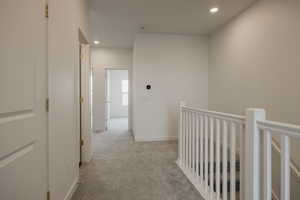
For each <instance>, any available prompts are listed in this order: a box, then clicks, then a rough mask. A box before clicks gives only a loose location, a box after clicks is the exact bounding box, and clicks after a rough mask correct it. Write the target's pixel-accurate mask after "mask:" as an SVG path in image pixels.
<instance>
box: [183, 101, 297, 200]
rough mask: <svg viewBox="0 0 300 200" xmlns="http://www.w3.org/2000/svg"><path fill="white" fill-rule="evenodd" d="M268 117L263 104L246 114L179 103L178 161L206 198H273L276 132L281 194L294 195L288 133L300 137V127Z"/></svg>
mask: <svg viewBox="0 0 300 200" xmlns="http://www.w3.org/2000/svg"><path fill="white" fill-rule="evenodd" d="M265 116H266V114H265V111H264V110H262V109H247V110H246V116H245V117H244V116H238V115H232V114H226V113H219V112H213V111H208V110H201V109H196V108H191V107H187V106H185V104H183V103H181V105H180V131H179V136H178V137H179V138H178V142H179V152H178V161H177V164H178V166H179V167H180V169H181V170H182V171H183V173H184V174H185V175H186V176H187V177H188V179H189V180H190V181H191V183H192V184H193V185H194V186H195V188H196V189H197V190H198V191H199V192H200V194H201V195H202V197H203V198H204V199H205V200H220V199H222V200H236V199H240V200H271V199H272V136H273V135H274V134H276V135H279V136H280V140H281V185H280V188H281V192H280V194H281V198H280V199H281V200H290V176H291V173H290V171H291V169H290V168H291V167H290V166H292V167H293V166H294V165H292V162H291V161H290V159H291V158H290V138H300V126H295V125H291V124H284V123H278V122H273V121H268V120H266V119H265ZM261 139H262V140H261ZM261 141H262V142H263V143H261ZM261 153H262V155H261ZM261 156H263V157H262V158H263V159H262V158H261ZM237 160H238V163H239V167H237V162H236V161H237ZM292 169H293V168H292ZM237 180H238V181H237ZM237 184H238V185H237Z"/></svg>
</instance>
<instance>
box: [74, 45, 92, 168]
mask: <svg viewBox="0 0 300 200" xmlns="http://www.w3.org/2000/svg"><path fill="white" fill-rule="evenodd" d="M79 42H80V44H79V62H80V64H79V69H78V74H77V75H78V76H77V77H78V79H79V80H78V83H77V91H78V92H77V97H76V98H77V99H78V105H77V108H78V109H77V121H78V125H77V130H78V134H79V166H81V164H82V163H87V162H89V161H90V160H91V157H92V144H91V143H92V122H91V119H92V112H91V75H92V68H91V64H90V46H89V44H88V43H87V42H82V41H81V40H79Z"/></svg>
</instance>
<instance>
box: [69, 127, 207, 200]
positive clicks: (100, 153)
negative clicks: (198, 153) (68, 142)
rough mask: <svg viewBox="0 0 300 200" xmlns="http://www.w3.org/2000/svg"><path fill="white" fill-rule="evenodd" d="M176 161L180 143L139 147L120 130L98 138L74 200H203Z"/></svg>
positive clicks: (157, 143) (149, 143)
mask: <svg viewBox="0 0 300 200" xmlns="http://www.w3.org/2000/svg"><path fill="white" fill-rule="evenodd" d="M176 158H177V143H176V142H148V143H135V142H134V141H133V138H132V136H131V135H130V134H129V133H128V132H125V131H120V130H119V131H109V132H105V133H100V134H96V135H95V138H94V156H93V160H92V161H91V162H90V163H89V164H87V165H84V166H83V167H82V169H81V170H80V174H81V178H80V179H81V183H80V185H79V187H78V189H77V191H76V192H75V194H74V196H73V198H72V200H202V198H201V196H200V195H199V194H198V192H197V191H196V190H195V189H194V187H193V186H192V185H191V184H190V183H189V181H188V180H187V179H186V177H185V176H184V175H183V174H182V173H181V171H180V170H179V168H178V167H177V165H176V164H175V160H176Z"/></svg>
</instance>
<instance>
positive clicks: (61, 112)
mask: <svg viewBox="0 0 300 200" xmlns="http://www.w3.org/2000/svg"><path fill="white" fill-rule="evenodd" d="M48 2H49V19H48V31H49V34H48V38H49V41H48V45H49V46H48V48H49V49H48V53H49V54H48V55H49V57H48V60H49V97H50V112H49V149H50V150H49V151H50V155H49V156H50V157H49V164H50V168H49V170H50V174H49V180H50V183H49V184H50V186H49V187H50V188H49V190H50V191H51V199H57V200H62V199H68V198H70V195H71V194H72V191H73V189H74V188H75V187H76V186H77V182H78V178H79V167H78V164H79V126H78V123H77V119H78V111H79V106H78V105H79V95H78V91H79V90H78V81H79V79H78V77H79V28H80V29H81V31H82V32H83V34H84V35H85V36H87V24H88V21H87V18H88V15H87V12H88V10H87V8H88V6H87V1H86V0H74V1H60V0H48ZM66 147H68V148H66Z"/></svg>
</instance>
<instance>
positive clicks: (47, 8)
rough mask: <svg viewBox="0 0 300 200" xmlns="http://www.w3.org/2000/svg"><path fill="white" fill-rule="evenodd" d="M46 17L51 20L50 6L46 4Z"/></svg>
mask: <svg viewBox="0 0 300 200" xmlns="http://www.w3.org/2000/svg"><path fill="white" fill-rule="evenodd" d="M45 17H46V18H49V6H48V4H46V6H45Z"/></svg>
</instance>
